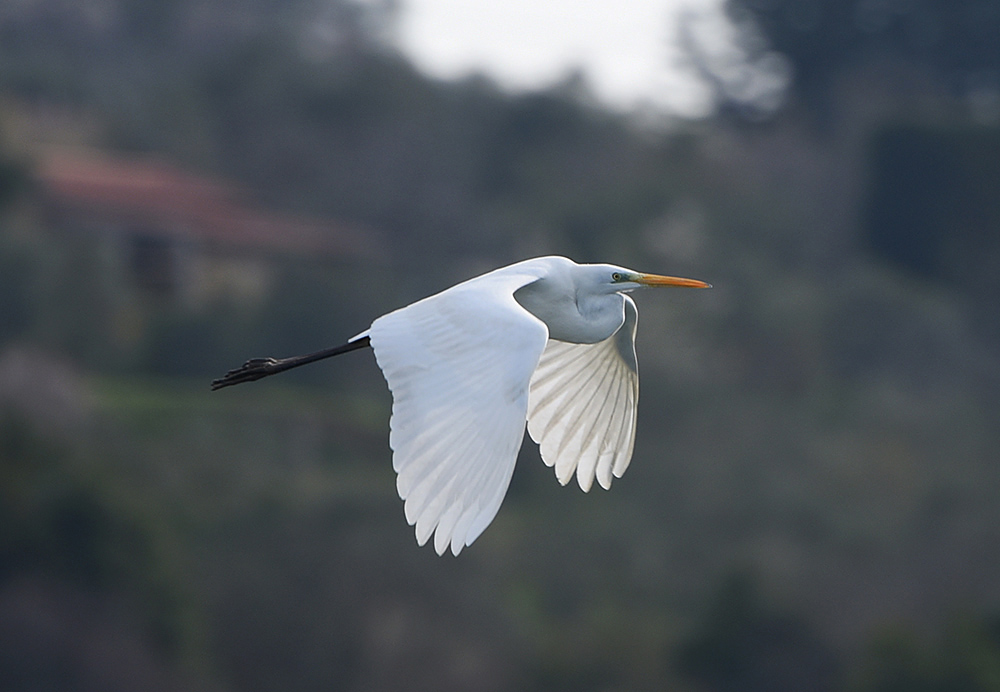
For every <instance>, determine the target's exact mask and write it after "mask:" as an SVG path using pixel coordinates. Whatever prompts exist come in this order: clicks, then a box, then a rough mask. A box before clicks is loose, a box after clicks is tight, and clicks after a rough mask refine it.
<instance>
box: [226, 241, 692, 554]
mask: <svg viewBox="0 0 1000 692" xmlns="http://www.w3.org/2000/svg"><path fill="white" fill-rule="evenodd" d="M643 286H688V287H693V288H709V287H710V285H709V284H707V283H705V282H704V281H698V280H696V279H682V278H678V277H672V276H659V275H656V274H643V273H640V272H636V271H633V270H631V269H625V268H624V267H616V266H614V265H610V264H576V263H575V262H573V261H572V260H569V259H566V258H565V257H539V258H536V259H529V260H525V261H523V262H518V263H516V264H512V265H510V266H508V267H502V268H500V269H496V270H494V271H491V272H489V273H487V274H483V275H482V276H477V277H475V278H473V279H469V280H468V281H464V282H462V283H460V284H457V285H455V286H452V287H451V288H449V289H447V290H444V291H442V292H440V293H437V294H435V295H432V296H430V297H428V298H424V299H423V300H420V301H417V302H416V303H413V304H412V305H408V306H406V307H404V308H400V309H398V310H395V311H394V312H390V313H389V314H387V315H383V316H382V317H379V318H378V319H377V320H375V321H374V322H372V324H371V327H369V328H368V329H367V330H365V331H363V332H361V333H360V334H358V335H357V336H355V337H353V338H351V339H350V340H349V341H348V342H347V343H346V344H344V345H342V346H338V347H336V348H331V349H326V350H324V351H318V352H316V353H311V354H308V355H305V356H297V357H293V358H284V359H280V360H276V359H273V358H255V359H253V360H249V361H247V362H246V363H244V365H243V366H242V367H240V368H237V369H235V370H230V371H229V372H228V373H227V374H226V375H225V376H224V377H222V378H220V379H217V380H215V381H214V382H212V389H220V388H222V387H227V386H229V385H234V384H239V383H241V382H250V381H253V380H257V379H260V378H262V377H266V376H268V375H273V374H275V373H278V372H283V371H285V370H288V369H290V368H294V367H298V366H300V365H305V364H306V363H312V362H315V361H317V360H320V359H322V358H329V357H331V356H335V355H339V354H341V353H346V352H348V351H353V350H355V349H359V348H363V347H365V346H371V348H372V349H373V350H374V352H375V359H376V361H377V362H378V365H379V367H380V368H381V369H382V374H383V375H384V376H385V379H386V382H387V383H388V385H389V390H390V391H391V392H392V417H391V419H390V421H389V428H390V433H389V446H390V447H391V448H392V450H393V454H392V465H393V468H394V469H395V471H396V474H397V476H396V488H397V490H398V491H399V496H400V498H402V499H403V500H404V511H405V514H406V520H407V522H409V524H410V525H411V526H412V525H414V524H415V525H416V535H417V543H418V544H419V545H424V544H425V543H426V542H427V541H428V540H429V539H430V537H431V535H432V534H433V535H434V549H435V550H436V551H437V553H438V555H443V554H444V552H445V551H446V550H447V549H448V548H449V546H450V547H451V551H452V553H454V554H455V555H458V554H459V553H460V552H461V551H462V548H464V547H465V546H467V545H471V544H472V542H473V541H474V540H476V538H478V537H479V535H480V534H481V533H482V532H483V531H484V530H485V529H486V527H487V526H489V524H490V522H491V521H493V518H494V517H495V516H496V514H497V511H498V510H499V509H500V503H501V501H502V500H503V497H504V495H505V494H506V492H507V486H508V485H509V484H510V479H511V476H512V475H513V473H514V462H515V461H516V460H517V453H518V450H519V449H520V447H521V440H522V438H523V437H524V428H525V423H527V428H528V434H529V435H531V438H532V439H533V440H534V441H535V442H536V443H538V445H539V448H540V451H541V456H542V460H543V461H544V462H545V463H546V464H547V465H548V466H552V467H554V468H555V473H556V478H558V479H559V482H560V483H561V484H563V485H565V484H566V483H568V482H569V481H570V479H572V477H573V476H574V475H575V476H576V480H577V482H578V483H579V484H580V487H581V488H582V489H583V490H584V491H589V490H590V488H591V486H592V485H593V482H594V480H595V479H596V480H597V482H598V483H599V484H600V486H601V487H602V488H604V489H608V488H610V487H611V479H612V477H618V478H620V477H621V475H622V474H623V473H625V469H626V468H628V464H629V460H630V459H631V457H632V447H633V444H634V442H635V421H636V405H637V403H638V398H639V373H638V367H637V364H636V357H635V328H636V320H637V317H638V313H637V311H636V307H635V303H634V302H632V299H631V298H629V297H628V296H627V295H625V294H626V293H628V292H630V291H632V290H634V289H636V288H640V287H643Z"/></svg>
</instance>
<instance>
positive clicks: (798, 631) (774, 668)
mask: <svg viewBox="0 0 1000 692" xmlns="http://www.w3.org/2000/svg"><path fill="white" fill-rule="evenodd" d="M676 656H677V664H678V668H679V670H680V672H681V673H682V674H684V675H687V676H689V677H690V678H692V679H694V680H696V681H698V682H699V683H701V684H702V685H704V686H705V688H706V689H710V690H715V691H717V692H723V691H725V690H733V691H734V692H735V691H736V690H742V691H746V692H754V691H757V690H760V691H761V692H763V691H764V690H772V691H777V690H788V692H793V691H794V690H802V689H810V690H835V689H838V684H837V677H838V675H837V673H838V671H837V667H838V666H837V657H836V655H835V654H834V652H833V651H832V650H831V649H830V648H829V646H828V645H827V644H826V643H825V642H823V641H822V639H821V638H820V637H819V636H818V635H817V634H816V633H815V632H814V631H812V628H811V627H810V625H809V624H808V623H807V622H805V621H803V620H801V619H799V618H797V617H796V616H794V615H790V614H786V613H782V612H780V611H777V610H775V609H774V608H772V607H769V606H768V605H766V604H764V603H763V602H762V598H761V596H760V594H759V592H758V587H757V584H756V583H755V581H754V580H753V579H752V578H751V577H750V576H748V575H747V574H734V575H732V576H731V577H730V578H729V579H728V580H727V581H726V583H725V584H723V586H722V587H721V589H720V590H719V592H718V594H717V595H716V596H715V600H714V602H713V603H712V604H711V606H710V608H709V609H708V610H707V612H706V613H705V615H704V616H703V619H702V621H701V622H700V623H699V624H698V625H697V629H696V630H695V631H694V632H692V634H691V635H690V637H689V638H688V639H687V640H686V641H682V642H681V643H680V645H679V646H678V648H677V653H676Z"/></svg>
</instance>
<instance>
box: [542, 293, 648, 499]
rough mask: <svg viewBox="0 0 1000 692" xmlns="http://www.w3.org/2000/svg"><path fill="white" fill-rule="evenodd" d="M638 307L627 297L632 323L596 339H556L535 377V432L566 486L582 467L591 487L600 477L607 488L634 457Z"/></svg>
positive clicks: (583, 483)
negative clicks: (593, 341)
mask: <svg viewBox="0 0 1000 692" xmlns="http://www.w3.org/2000/svg"><path fill="white" fill-rule="evenodd" d="M637 319H638V312H637V311H636V308H635V303H633V302H632V299H631V298H629V297H628V296H625V323H624V324H623V325H622V327H621V329H619V330H618V331H617V332H616V333H615V334H614V335H612V336H611V337H609V338H607V339H605V340H604V341H600V342H598V343H596V344H571V343H567V342H565V341H555V340H551V339H550V340H549V342H548V344H547V345H546V346H545V351H544V353H542V358H541V360H540V361H539V363H538V368H537V369H536V370H535V374H534V375H533V376H532V378H531V390H530V395H529V398H528V433H529V434H530V435H531V439H533V440H534V441H535V442H537V443H538V445H539V447H540V449H541V454H542V460H543V461H544V462H545V463H546V464H547V465H549V466H554V467H555V471H556V478H558V479H559V482H560V483H562V484H563V485H566V483H568V482H569V479H570V478H572V477H573V472H574V471H575V472H576V479H577V481H578V482H579V484H580V487H581V488H583V490H584V491H589V490H590V487H591V485H593V482H594V478H595V477H596V478H597V482H598V483H600V484H601V487H602V488H604V489H605V490H606V489H608V488H610V487H611V476H612V474H613V475H614V476H616V477H618V478H621V476H622V474H623V473H625V469H626V468H628V463H629V460H630V459H631V458H632V447H633V445H634V443H635V414H636V405H637V404H638V401H639V371H638V366H637V363H636V359H635V327H636V321H637Z"/></svg>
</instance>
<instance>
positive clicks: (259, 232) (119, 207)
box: [36, 152, 370, 256]
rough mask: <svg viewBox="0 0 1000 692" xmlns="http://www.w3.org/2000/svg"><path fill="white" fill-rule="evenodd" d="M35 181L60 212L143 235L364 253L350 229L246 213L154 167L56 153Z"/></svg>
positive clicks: (216, 186)
mask: <svg viewBox="0 0 1000 692" xmlns="http://www.w3.org/2000/svg"><path fill="white" fill-rule="evenodd" d="M36 176H37V179H38V181H39V183H40V184H41V186H42V188H43V190H44V192H45V194H46V195H47V196H48V197H49V199H50V200H51V201H52V202H54V203H56V204H58V205H59V206H61V207H63V208H68V209H71V210H79V211H82V212H87V213H89V214H98V215H100V216H107V217H113V218H117V219H121V220H123V221H127V222H129V223H132V224H135V225H137V226H139V227H141V228H142V229H143V232H145V233H157V234H162V235H165V236H172V237H178V238H189V239H192V240H198V241H201V242H205V243H208V244H210V245H214V246H224V247H228V248H234V249H252V250H258V251H265V252H268V251H277V252H296V253H320V254H322V255H327V256H335V255H344V256H348V255H350V256H359V255H368V254H370V248H369V247H368V243H366V242H364V238H363V237H362V236H361V234H360V233H359V232H357V231H355V230H352V229H347V228H344V227H342V226H338V225H335V224H332V223H328V222H323V221H319V220H311V219H301V218H293V217H288V216H282V215H278V214H271V213H267V212H264V211H261V210H258V209H253V208H250V207H249V206H246V205H244V204H242V203H240V201H239V196H240V194H239V193H240V191H239V189H238V188H237V187H236V186H235V185H232V184H227V183H224V182H221V181H218V180H212V179H210V178H206V177H199V176H195V175H191V174H188V173H185V172H183V171H181V170H180V169H179V168H177V167H175V166H173V165H171V164H169V163H167V162H164V161H160V160H155V159H149V160H140V159H124V158H113V157H111V156H107V155H98V154H92V153H88V154H85V155H82V154H78V153H75V152H73V153H70V152H58V153H54V154H51V155H49V156H47V157H45V158H44V159H43V160H42V161H41V163H40V165H39V167H38V169H37V173H36Z"/></svg>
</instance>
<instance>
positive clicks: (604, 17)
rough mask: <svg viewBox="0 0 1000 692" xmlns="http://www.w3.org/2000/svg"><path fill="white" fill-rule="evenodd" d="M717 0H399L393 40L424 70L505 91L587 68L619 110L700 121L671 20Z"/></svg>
mask: <svg viewBox="0 0 1000 692" xmlns="http://www.w3.org/2000/svg"><path fill="white" fill-rule="evenodd" d="M716 5H718V0H623V1H621V2H607V0H504V1H503V2H475V1H473V2H470V1H469V0H403V2H402V12H401V15H400V17H399V26H398V36H399V41H400V43H401V47H402V49H403V51H404V52H405V53H406V54H407V55H409V56H410V58H411V59H413V60H414V62H415V63H416V64H417V65H418V66H419V67H420V68H421V69H422V70H424V71H425V72H427V73H428V74H431V75H433V76H436V77H442V78H455V77H461V76H464V75H467V74H469V73H472V72H485V73H488V74H489V75H491V76H492V77H493V78H494V79H495V80H496V81H497V82H499V83H500V84H501V85H503V86H505V87H508V88H527V89H533V88H543V87H547V86H551V85H552V84H553V83H556V82H558V81H560V80H561V79H563V78H565V77H566V75H567V74H568V73H570V72H571V71H572V70H574V69H576V68H583V70H584V73H585V74H586V77H587V81H588V83H589V85H590V87H591V89H592V90H593V91H594V92H595V93H596V94H597V96H598V97H599V98H600V99H601V100H602V101H605V102H606V103H608V104H609V105H612V106H614V107H616V108H631V107H633V106H635V105H638V104H652V105H655V106H658V107H660V108H664V109H666V110H669V111H673V112H677V113H680V114H683V115H698V114H699V113H701V112H703V111H704V110H705V108H706V105H707V103H706V99H707V95H706V92H705V89H704V88H703V87H702V86H701V85H699V84H698V82H697V80H696V79H695V78H694V77H693V76H692V75H691V74H690V73H687V72H685V70H684V69H683V67H682V66H681V64H680V63H681V61H680V59H679V58H680V56H679V55H678V53H677V50H676V49H675V48H674V47H673V39H674V36H675V33H676V17H677V16H678V14H679V12H680V11H681V10H682V9H683V8H685V7H689V8H693V9H697V10H704V9H706V8H709V7H714V6H716Z"/></svg>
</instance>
